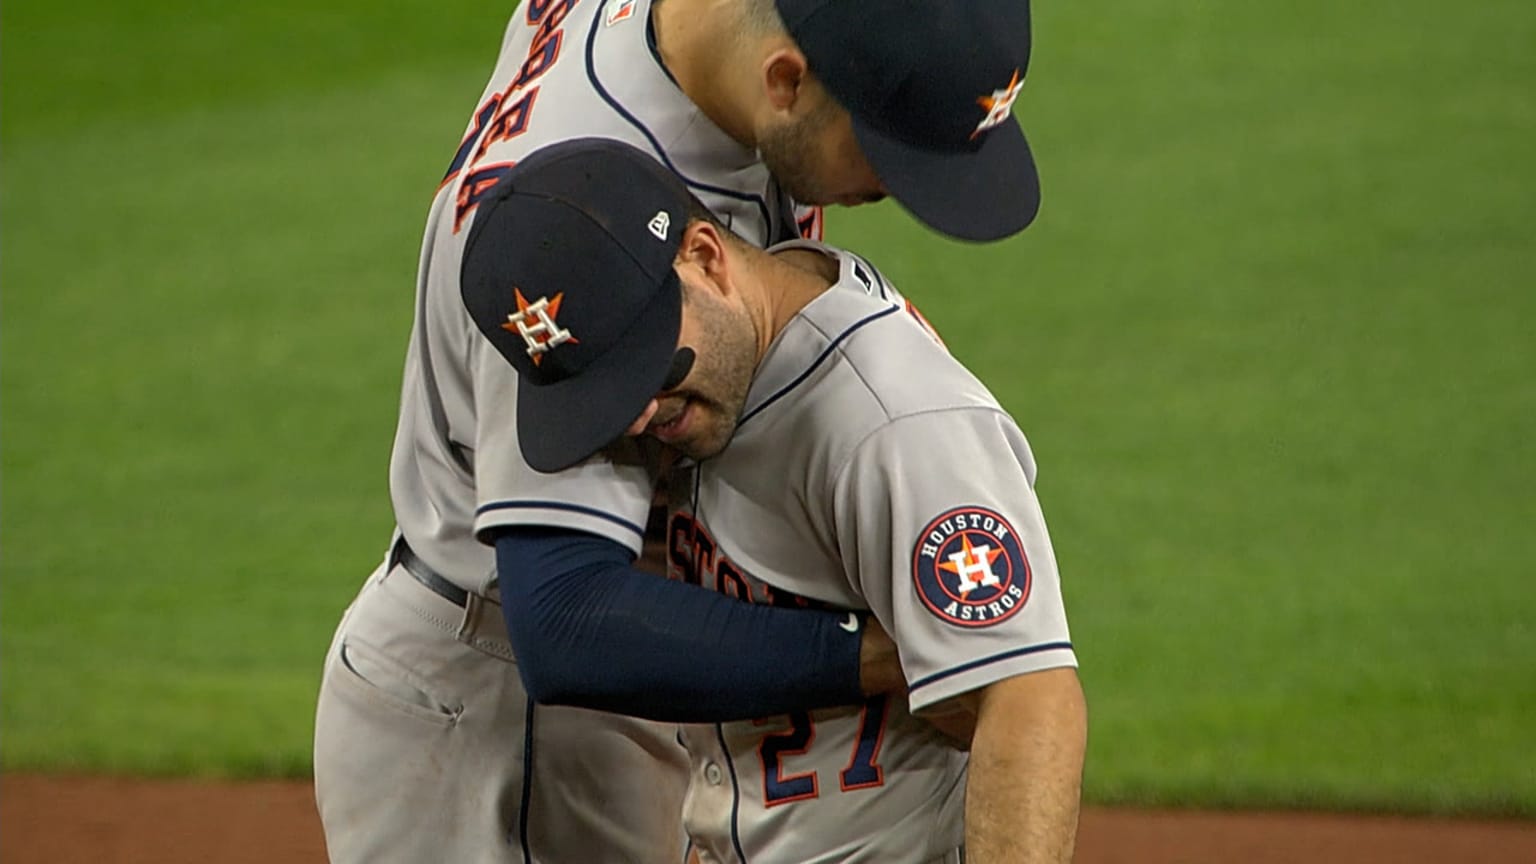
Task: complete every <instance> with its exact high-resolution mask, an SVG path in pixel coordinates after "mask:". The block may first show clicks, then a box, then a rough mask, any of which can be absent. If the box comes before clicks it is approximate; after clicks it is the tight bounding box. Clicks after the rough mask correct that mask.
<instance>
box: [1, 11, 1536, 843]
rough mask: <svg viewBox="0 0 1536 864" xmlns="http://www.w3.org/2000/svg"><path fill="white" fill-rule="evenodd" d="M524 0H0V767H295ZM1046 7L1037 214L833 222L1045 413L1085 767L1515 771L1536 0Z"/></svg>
mask: <svg viewBox="0 0 1536 864" xmlns="http://www.w3.org/2000/svg"><path fill="white" fill-rule="evenodd" d="M506 15H507V8H504V6H497V5H496V4H493V7H486V6H485V5H484V4H476V3H470V2H466V0H450V2H439V3H425V2H412V3H405V4H395V5H388V4H386V6H385V7H380V6H379V5H378V4H364V3H362V2H357V0H327V2H324V3H320V4H310V3H299V2H295V0H273V2H268V3H263V4H254V5H252V4H234V5H230V4H211V5H210V4H190V3H169V2H144V3H135V4H120V3H105V2H101V0H86V2H85V5H84V6H81V5H80V4H76V5H74V6H68V7H59V6H53V5H51V4H46V3H41V2H38V0H20V2H15V3H8V4H6V5H5V7H4V13H3V18H0V28H3V29H0V82H3V84H0V86H3V91H0V111H3V113H0V227H3V239H0V243H3V246H0V281H3V285H0V321H3V338H0V483H3V487H0V494H3V497H0V568H3V570H0V664H3V674H0V683H3V688H4V689H3V693H0V730H3V750H0V758H3V766H4V767H5V768H6V769H8V770H17V769H28V770H32V769H49V770H109V771H115V772H134V773H157V774H160V773H207V774H231V775H269V774H276V775H301V774H303V773H304V772H307V771H308V768H309V744H310V740H309V736H310V731H311V717H312V707H313V697H314V691H315V687H316V684H317V673H318V667H319V662H320V658H321V655H322V654H323V652H324V650H325V646H326V644H327V642H328V640H329V638H330V634H331V631H332V628H333V626H334V624H335V621H336V618H337V616H338V615H339V613H340V611H341V609H342V607H343V606H344V605H345V603H346V602H347V600H348V599H349V598H350V597H351V596H352V594H353V592H354V590H355V588H356V587H357V585H358V584H359V583H360V581H361V580H362V579H363V578H364V576H365V575H366V573H367V571H368V570H369V569H370V568H371V566H372V565H373V563H374V562H375V561H376V560H377V559H378V557H379V556H380V555H381V553H382V550H383V547H384V545H385V544H386V543H387V541H388V539H389V532H390V528H391V524H392V523H391V516H390V512H389V506H388V500H387V489H386V483H385V480H386V477H385V474H386V465H387V459H388V451H389V446H390V440H391V437H392V434H393V429H394V416H395V407H396V398H397V393H398V390H397V388H398V378H399V369H400V363H401V359H402V357H403V349H404V339H405V334H406V332H407V330H408V327H409V316H410V308H411V292H412V282H413V275H414V268H415V261H416V256H417V246H418V241H419V238H420V231H421V227H422V224H423V220H424V217H425V212H426V205H427V202H428V200H429V198H430V196H431V194H432V192H433V189H434V187H435V185H436V182H437V180H438V178H439V177H440V176H441V173H442V170H443V168H444V166H445V165H446V164H447V160H448V159H449V157H450V156H451V154H452V150H453V148H454V146H455V144H456V143H457V140H458V137H459V134H460V132H461V131H462V129H463V125H464V123H465V121H466V119H467V118H468V113H469V111H470V109H471V108H472V107H473V104H472V103H473V101H474V99H475V98H476V96H477V95H478V93H479V88H480V86H481V84H482V79H483V76H484V75H485V74H486V73H487V72H488V70H489V68H490V63H491V61H492V59H493V56H494V53H495V50H496V46H497V44H498V43H499V39H500V34H501V30H502V27H503V26H504V23H505V19H506ZM1035 44H1036V48H1035V55H1034V65H1033V66H1032V70H1031V74H1030V77H1029V83H1028V85H1027V86H1026V88H1025V91H1024V96H1023V97H1022V98H1021V99H1020V101H1019V109H1018V110H1019V112H1020V115H1021V116H1022V117H1023V118H1024V120H1025V124H1026V128H1027V129H1028V130H1029V133H1030V137H1031V141H1032V143H1033V145H1034V147H1035V150H1036V153H1037V156H1038V158H1039V161H1040V163H1041V166H1042V173H1043V175H1044V182H1045V186H1046V190H1045V191H1046V205H1045V209H1044V210H1043V212H1042V215H1041V218H1040V221H1039V222H1038V223H1037V225H1036V226H1035V227H1033V228H1031V229H1030V230H1029V231H1028V232H1026V234H1025V235H1024V236H1022V237H1019V238H1016V239H1014V240H1010V241H1007V242H1005V243H1002V244H998V245H993V246H986V247H977V246H969V245H962V244H956V243H952V242H948V241H945V240H943V239H941V238H938V237H936V236H934V235H931V234H929V233H927V232H925V231H924V230H923V229H921V228H920V227H918V226H917V225H915V224H914V223H912V222H911V221H910V220H909V219H907V218H906V217H905V215H904V214H902V213H901V212H900V210H898V209H896V208H895V207H894V206H891V205H879V206H876V207H873V208H868V209H866V210H863V211H858V212H854V211H847V212H837V213H834V214H831V216H830V219H829V231H828V236H829V239H831V240H833V241H835V242H839V243H841V244H844V245H848V246H850V247H852V248H856V249H858V250H860V251H863V252H865V253H867V254H868V255H869V256H870V257H871V258H872V259H874V260H875V261H876V262H877V263H879V264H880V265H881V266H882V267H883V269H885V271H886V272H887V274H888V275H890V276H892V277H893V278H894V279H895V280H896V281H897V283H898V284H899V285H901V286H902V287H903V288H904V289H905V290H906V292H907V293H908V294H910V295H911V296H912V297H914V298H915V299H916V300H917V301H918V302H919V304H920V305H922V306H923V308H924V311H925V312H926V313H927V315H928V317H929V318H930V319H932V320H933V321H934V322H935V324H936V325H937V326H938V327H939V328H940V329H941V331H942V332H943V333H944V334H945V336H946V338H947V340H948V342H949V344H950V346H951V347H952V348H953V349H954V350H955V351H956V353H957V354H959V355H960V356H961V357H962V358H963V359H965V360H966V361H967V362H968V363H970V364H971V365H972V367H973V368H974V369H976V370H977V371H978V373H980V374H981V376H982V377H983V378H984V379H985V380H987V381H988V382H990V384H991V385H992V386H993V388H994V389H995V390H996V392H997V393H998V394H999V396H1000V397H1001V398H1002V399H1003V401H1004V402H1005V404H1007V405H1008V406H1010V408H1012V409H1013V411H1014V412H1015V413H1016V415H1017V416H1018V417H1019V418H1020V421H1021V423H1022V424H1023V426H1024V428H1025V430H1026V432H1028V433H1029V435H1030V438H1031V442H1032V444H1033V445H1034V447H1035V450H1036V455H1037V456H1038V458H1039V461H1040V465H1041V474H1040V483H1039V489H1040V494H1041V496H1042V499H1043V500H1044V503H1045V506H1046V513H1047V517H1048V519H1049V520H1050V522H1051V525H1052V530H1053V536H1054V539H1055V541H1056V546H1057V553H1058V556H1059V558H1060V562H1061V566H1062V569H1063V572H1064V574H1065V579H1066V590H1067V594H1068V596H1067V599H1068V603H1069V610H1070V613H1071V616H1072V622H1073V631H1074V639H1075V641H1076V642H1077V644H1078V649H1079V654H1080V658H1081V660H1082V663H1083V669H1082V674H1083V678H1084V681H1085V685H1086V687H1087V690H1088V694H1089V699H1090V707H1091V715H1092V744H1091V752H1090V758H1089V765H1088V776H1087V780H1088V786H1087V794H1088V797H1089V798H1090V799H1092V800H1094V801H1098V802H1157V803H1178V804H1206V805H1211V804H1214V805H1236V806H1258V805H1300V806H1310V807H1330V808H1332V807H1350V808H1367V809H1392V810H1405V811H1466V812H1484V813H1502V814H1517V815H1523V816H1526V817H1536V756H1533V754H1536V589H1533V587H1532V585H1533V581H1532V577H1536V530H1533V527H1532V526H1533V524H1536V491H1533V489H1536V292H1533V286H1536V231H1533V227H1532V226H1533V224H1536V204H1533V203H1532V194H1533V189H1536V161H1533V160H1532V158H1531V154H1532V153H1533V152H1536V52H1533V51H1532V50H1531V46H1532V45H1536V6H1533V5H1531V4H1530V3H1526V2H1515V0H1487V2H1484V3H1480V4H1476V5H1475V6H1468V7H1466V8H1464V9H1459V10H1458V9H1455V8H1452V7H1447V6H1445V5H1444V4H1442V3H1430V2H1427V0H1397V2H1388V0H1360V2H1356V3H1348V4H1340V3H1333V2H1321V0H1296V2H1292V3H1288V4H1280V5H1278V6H1277V5H1274V4H1269V5H1264V4H1239V3H1215V2H1209V0H1205V2H1197V0H1174V2H1168V3H1161V4H1144V3H1132V2H1125V0H1119V2H1111V3H1108V4H1097V5H1093V6H1088V5H1083V4H1067V3H1044V2H1037V3H1036V34H1035ZM1521 286H1525V287H1521Z"/></svg>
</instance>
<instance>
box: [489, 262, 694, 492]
mask: <svg viewBox="0 0 1536 864" xmlns="http://www.w3.org/2000/svg"><path fill="white" fill-rule="evenodd" d="M682 310H683V293H682V286H681V284H680V283H679V282H678V279H677V274H676V273H675V272H674V273H671V274H669V275H668V276H667V278H666V282H665V284H663V285H662V287H661V289H660V290H658V291H657V292H656V293H655V297H654V298H653V299H652V300H651V302H650V303H649V304H648V305H646V307H645V308H644V309H642V310H641V312H640V314H639V315H638V316H637V317H636V318H635V320H634V322H633V323H632V324H631V325H630V328H629V329H628V330H627V331H625V333H624V335H623V336H622V337H620V339H619V340H618V341H617V342H615V343H614V345H613V347H612V348H611V349H610V350H608V351H607V352H605V353H604V354H603V355H602V356H600V357H598V358H597V359H596V360H595V361H593V362H592V364H591V365H589V366H587V367H586V368H585V369H583V370H582V371H581V372H580V373H579V374H576V375H573V376H571V377H569V378H565V379H564V380H561V381H557V382H555V383H553V384H545V385H537V384H533V383H532V382H531V381H529V380H528V379H527V378H526V377H524V378H523V379H522V380H520V381H519V382H518V386H517V441H518V446H519V447H520V448H521V450H522V452H523V459H524V460H525V461H526V462H527V463H528V464H529V465H530V466H532V467H533V468H534V470H536V471H542V472H544V473H546V474H553V473H555V472H558V471H564V470H565V469H567V468H570V467H572V466H574V465H577V464H580V463H581V462H583V461H585V460H586V459H588V458H590V457H591V456H592V455H593V454H595V453H597V452H598V451H599V450H601V449H603V448H604V447H606V446H608V445H609V444H611V443H613V442H614V441H616V440H618V438H619V437H620V436H622V435H623V434H624V430H625V429H627V428H629V424H631V423H633V422H634V421H635V418H637V417H639V416H640V412H641V411H643V410H645V406H646V403H648V402H650V400H651V399H653V398H655V396H656V394H657V393H659V392H660V391H661V385H662V384H663V383H664V382H665V381H666V377H667V373H668V371H669V370H670V369H671V366H672V356H673V354H674V353H676V351H677V339H678V333H679V331H680V329H681V327H682Z"/></svg>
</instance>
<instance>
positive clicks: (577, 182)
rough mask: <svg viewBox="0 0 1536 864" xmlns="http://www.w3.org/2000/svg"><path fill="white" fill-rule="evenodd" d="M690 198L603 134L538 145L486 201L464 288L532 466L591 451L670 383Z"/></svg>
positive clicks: (657, 167) (467, 253) (553, 464)
mask: <svg viewBox="0 0 1536 864" xmlns="http://www.w3.org/2000/svg"><path fill="white" fill-rule="evenodd" d="M689 200H690V199H689V193H688V190H687V187H685V186H684V185H683V183H682V181H680V180H679V179H678V178H677V176H676V175H674V174H673V173H672V172H671V171H669V170H667V169H666V168H665V167H663V166H662V165H661V164H660V163H659V162H657V161H656V160H655V159H652V158H651V157H650V156H649V155H647V154H646V153H643V152H641V151H640V150H637V149H635V148H633V147H631V146H629V145H627V144H623V143H620V142H618V141H610V140H607V139H599V138H578V139H574V140H570V141H564V142H561V143H559V144H554V145H551V146H548V147H543V148H540V149H539V150H537V151H535V152H533V153H531V154H529V156H528V157H527V158H525V159H523V160H522V161H521V162H519V163H518V164H517V165H515V166H513V168H512V169H511V170H510V171H508V172H507V174H506V175H505V176H503V177H502V178H501V179H500V180H499V181H497V184H496V186H495V187H494V188H493V189H492V191H491V193H490V194H489V195H488V196H487V197H486V198H484V199H482V200H481V202H480V205H479V209H478V211H477V213H476V215H475V222H474V227H473V228H471V229H470V232H469V237H468V239H467V240H466V241H465V248H464V261H463V268H462V270H461V272H460V279H459V290H460V293H461V295H462V297H463V299H464V306H465V308H466V309H467V310H468V311H469V314H470V317H471V318H473V319H474V322H475V325H476V326H477V327H479V329H480V332H481V333H483V334H485V337H486V338H487V339H489V340H490V341H491V344H492V345H495V346H496V350H497V351H499V352H501V355H502V356H503V357H505V358H506V359H507V361H508V362H509V363H511V364H512V365H513V366H514V367H516V369H517V372H518V375H519V376H520V378H521V380H520V381H519V383H518V388H517V440H518V444H519V446H520V447H521V449H522V453H523V458H524V459H525V460H526V461H527V462H528V464H529V465H531V466H533V468H535V469H537V470H539V471H544V472H554V471H563V470H565V469H566V468H569V467H571V466H573V465H575V464H577V463H579V462H581V461H582V460H584V459H586V458H588V457H589V456H591V455H592V454H594V453H596V452H597V451H599V450H601V449H602V448H603V447H604V446H606V445H608V444H609V443H611V442H612V441H613V440H614V439H616V438H618V437H619V436H620V435H621V434H622V433H623V431H624V430H625V429H626V428H628V426H629V424H630V423H632V422H634V420H635V418H637V417H639V416H640V413H641V411H643V410H644V409H645V406H646V403H648V402H649V401H650V400H651V399H652V398H653V397H654V396H655V395H656V394H657V393H659V392H661V390H662V385H663V384H664V382H665V381H666V380H667V377H668V372H669V371H670V369H671V364H672V361H673V357H674V354H675V352H676V351H677V340H678V331H679V329H680V327H681V326H682V286H681V283H680V282H679V281H678V278H677V273H676V271H674V270H673V269H672V262H673V259H674V258H675V257H676V255H677V250H678V247H679V246H680V245H681V242H682V234H683V230H684V229H685V228H686V227H687V223H688V208H689Z"/></svg>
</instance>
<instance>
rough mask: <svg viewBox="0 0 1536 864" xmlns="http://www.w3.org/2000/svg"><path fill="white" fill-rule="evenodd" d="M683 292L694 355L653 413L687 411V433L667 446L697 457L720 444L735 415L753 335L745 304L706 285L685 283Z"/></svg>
mask: <svg viewBox="0 0 1536 864" xmlns="http://www.w3.org/2000/svg"><path fill="white" fill-rule="evenodd" d="M684 297H685V309H686V311H685V313H684V314H685V315H688V316H690V317H691V318H692V319H693V324H694V325H696V326H693V327H692V328H691V329H693V330H694V333H695V335H694V336H693V337H692V341H693V344H692V345H691V346H690V347H692V348H693V349H694V351H695V353H696V354H697V359H696V360H695V361H694V366H693V371H692V372H690V373H689V375H688V377H687V378H686V379H684V381H683V383H682V384H681V385H679V386H678V388H677V389H675V390H672V391H671V392H668V393H666V394H664V395H663V396H662V397H661V398H660V402H661V408H660V409H659V410H658V411H657V418H658V420H659V421H662V422H665V421H667V420H672V419H675V418H676V417H678V416H679V415H680V414H681V413H682V412H683V411H692V416H691V417H690V418H689V429H688V432H687V435H686V436H685V437H684V438H682V439H680V440H676V441H671V442H667V446H669V447H671V448H672V449H674V450H676V451H678V452H679V453H682V454H683V455H685V456H687V457H689V458H691V459H694V460H696V461H697V460H703V459H708V458H710V457H711V456H715V455H716V454H718V453H719V452H720V451H722V450H724V449H725V445H726V444H728V443H729V442H730V440H731V435H732V434H734V433H735V431H736V424H737V423H739V422H740V421H741V412H742V409H743V407H744V406H745V405H746V402H747V391H748V390H750V389H751V387H752V378H753V376H754V375H755V374H756V372H757V335H756V332H755V331H754V329H753V326H752V320H751V317H750V316H749V315H748V313H747V311H746V309H745V308H743V307H741V306H739V305H737V304H735V303H733V302H732V301H731V300H728V299H726V298H723V297H720V296H718V295H715V294H713V293H711V292H710V289H707V288H700V287H689V288H687V289H685V291H684Z"/></svg>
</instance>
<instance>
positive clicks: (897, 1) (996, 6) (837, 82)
mask: <svg viewBox="0 0 1536 864" xmlns="http://www.w3.org/2000/svg"><path fill="white" fill-rule="evenodd" d="M775 2H776V3H777V5H778V10H779V17H781V18H782V19H783V20H784V26H785V28H786V29H787V30H788V31H789V34H790V36H791V37H792V38H793V39H794V40H795V43H796V44H797V45H798V46H799V47H800V50H801V51H802V52H803V53H804V54H805V57H806V60H807V62H808V64H809V66H810V69H811V72H812V73H813V74H815V76H816V77H817V78H818V79H820V80H821V82H822V84H823V85H824V86H826V88H827V90H828V91H829V92H830V93H831V94H832V96H833V97H834V98H835V99H837V101H838V102H839V103H841V104H842V106H843V107H844V108H846V109H848V113H849V114H851V115H853V131H854V135H855V136H856V137H857V138H858V142H859V146H860V147H861V148H862V149H863V150H864V155H865V157H866V158H868V159H869V163H870V165H871V166H872V167H873V168H874V169H875V173H876V174H877V175H878V176H879V177H880V180H881V182H882V183H884V184H885V187H886V189H888V190H889V191H890V193H891V195H892V197H894V198H895V199H896V200H897V201H898V202H899V203H900V204H901V205H902V206H903V207H905V208H906V209H907V210H909V211H911V213H912V214H913V215H914V216H916V217H917V218H918V219H919V220H921V221H922V222H924V223H925V224H927V225H928V226H929V227H931V228H933V229H935V230H937V231H941V232H943V233H945V234H948V235H950V236H952V237H957V238H960V239H962V240H976V241H984V240H998V239H1001V238H1003V237H1007V236H1010V235H1012V234H1016V233H1018V232H1019V231H1022V230H1024V228H1025V227H1027V226H1028V225H1029V223H1030V222H1032V221H1034V218H1035V214H1036V213H1037V212H1038V211H1039V209H1040V176H1039V174H1038V173H1037V172H1036V170H1035V158H1034V155H1033V154H1031V153H1030V150H1029V143H1028V142H1027V141H1025V139H1024V131H1023V130H1022V129H1021V128H1019V124H1018V121H1016V120H1015V119H1014V118H1013V112H1012V108H1013V102H1014V100H1015V99H1016V98H1018V95H1019V90H1020V89H1021V88H1022V87H1023V84H1024V74H1025V72H1026V71H1028V68H1029V47H1030V30H1029V2H1028V0H775Z"/></svg>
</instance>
